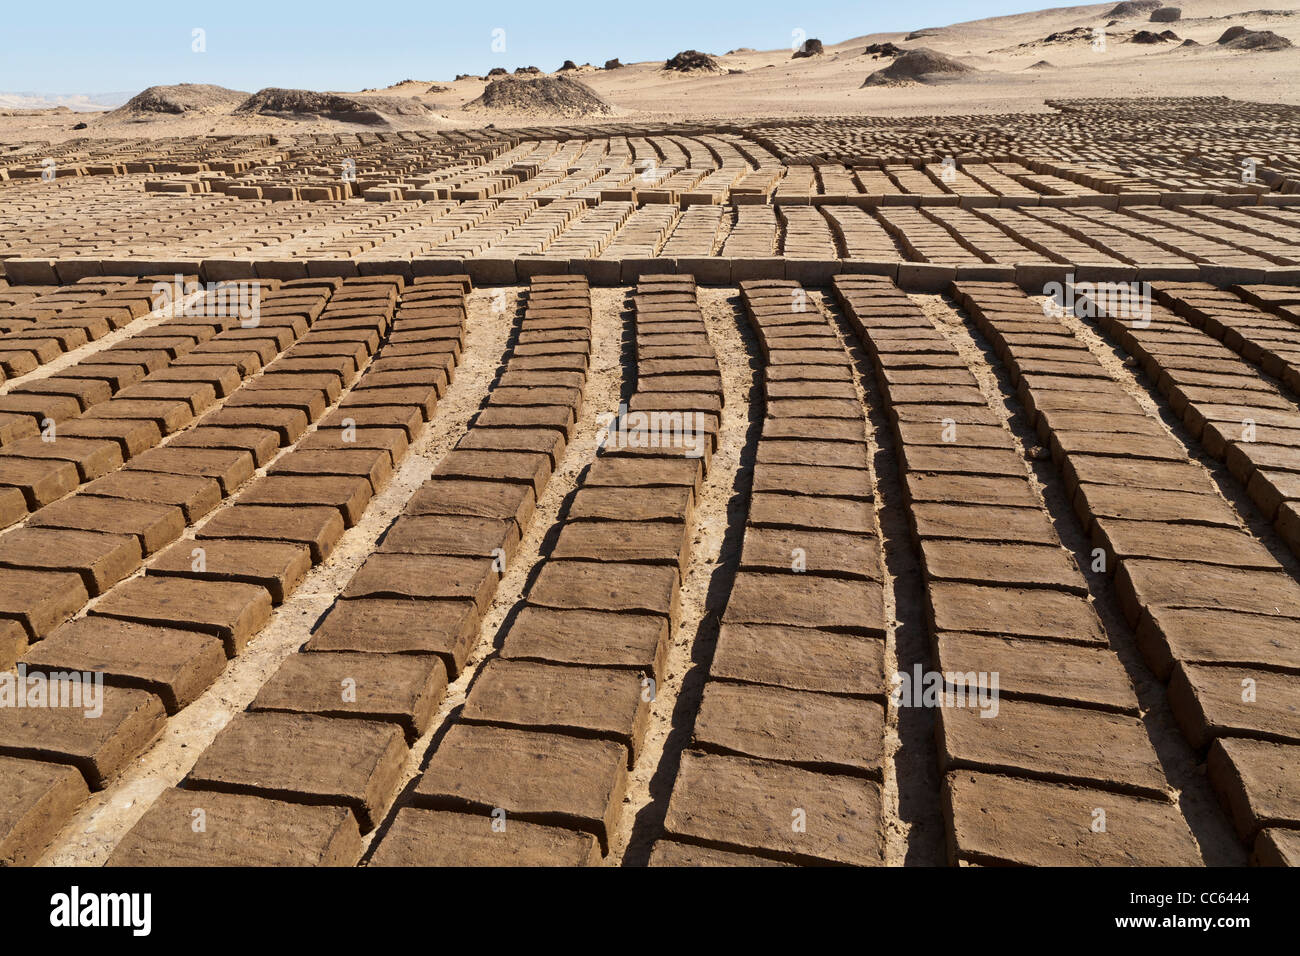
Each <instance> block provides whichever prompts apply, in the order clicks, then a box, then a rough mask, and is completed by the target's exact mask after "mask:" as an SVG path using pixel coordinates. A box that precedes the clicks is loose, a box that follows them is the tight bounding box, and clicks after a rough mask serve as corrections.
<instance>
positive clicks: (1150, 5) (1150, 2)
mask: <svg viewBox="0 0 1300 956" xmlns="http://www.w3.org/2000/svg"><path fill="white" fill-rule="evenodd" d="M1163 6H1164V3H1163V0H1124V2H1123V3H1117V4H1115V6H1113V7H1112V8H1111V10H1110V12H1109V13H1107V14H1106V16H1108V17H1140V16H1141V15H1142V14H1144V13H1152V12H1154V11H1156V10H1159V9H1160V8H1161V7H1163Z"/></svg>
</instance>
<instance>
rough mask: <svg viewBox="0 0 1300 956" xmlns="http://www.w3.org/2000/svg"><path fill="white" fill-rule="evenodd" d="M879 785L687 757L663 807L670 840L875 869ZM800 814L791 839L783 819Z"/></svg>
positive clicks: (762, 764) (758, 763)
mask: <svg viewBox="0 0 1300 956" xmlns="http://www.w3.org/2000/svg"><path fill="white" fill-rule="evenodd" d="M880 804H881V797H880V785H879V784H878V783H876V782H875V781H872V780H865V779H862V778H859V777H851V776H839V775H830V774H823V773H814V772H811V771H808V770H802V769H800V768H797V767H790V766H786V765H784V764H777V763H771V762H768V761H762V760H749V759H746V758H743V757H724V756H714V755H711V754H699V753H695V752H692V751H687V752H686V753H684V754H683V755H682V763H681V769H680V770H679V772H678V775H677V783H676V785H675V786H674V788H673V793H672V798H671V800H670V801H669V804H668V813H667V816H666V818H665V821H664V829H665V831H666V832H667V833H668V834H669V835H670V836H677V837H681V838H683V839H688V840H692V841H699V842H702V843H706V844H709V845H711V846H715V847H718V848H720V849H731V850H733V851H751V852H757V853H760V854H762V855H765V856H769V857H774V858H776V859H780V860H789V861H794V862H823V863H826V862H829V863H841V864H850V865H879V864H881V863H882V862H883V853H884V848H883V845H882V840H881V827H880ZM794 810H803V811H804V813H805V814H806V822H807V829H806V831H805V832H796V831H795V830H794V829H793V828H792V827H791V825H790V821H791V813H792V811H794Z"/></svg>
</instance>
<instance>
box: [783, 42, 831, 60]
mask: <svg viewBox="0 0 1300 956" xmlns="http://www.w3.org/2000/svg"><path fill="white" fill-rule="evenodd" d="M825 52H826V48H825V47H824V46H822V41H821V40H804V41H803V43H801V44H799V49H797V50H795V51H794V53H793V54H791V56H790V59H792V60H798V59H799V58H800V57H805V56H821V55H822V54H823V53H825Z"/></svg>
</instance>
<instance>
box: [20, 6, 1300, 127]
mask: <svg viewBox="0 0 1300 956" xmlns="http://www.w3.org/2000/svg"><path fill="white" fill-rule="evenodd" d="M1256 4H1257V0H1186V2H1183V3H1181V4H1180V6H1181V7H1182V11H1183V19H1182V20H1180V21H1178V22H1175V23H1170V24H1151V23H1149V22H1147V18H1146V16H1145V15H1143V16H1140V17H1137V18H1134V19H1129V20H1124V21H1121V22H1119V23H1117V24H1115V25H1114V26H1112V27H1107V26H1106V24H1107V22H1108V18H1107V16H1106V14H1107V13H1108V12H1109V11H1110V9H1111V8H1112V7H1113V6H1114V3H1103V4H1093V5H1088V6H1077V7H1063V8H1056V9H1050V10H1040V11H1037V12H1033V13H1024V14H1017V15H1014V16H1008V17H996V18H992V19H985V20H974V21H970V22H967V23H959V24H954V25H951V26H946V27H937V28H934V29H926V30H925V31H924V32H925V34H926V35H925V36H922V37H919V38H917V39H914V40H910V41H908V40H906V39H905V38H906V36H907V34H906V33H878V34H870V35H867V36H862V37H855V38H852V39H848V40H837V39H836V38H834V37H822V38H821V39H822V40H823V41H824V42H825V43H826V44H827V45H826V48H825V51H826V52H825V54H824V55H821V56H814V57H808V58H802V59H798V60H792V59H791V57H790V54H791V51H790V50H786V49H781V50H771V51H755V52H744V53H733V54H721V53H720V51H719V55H717V59H718V62H719V64H720V65H721V66H722V67H723V68H724V69H728V70H733V69H734V70H741V71H743V72H741V73H739V74H734V75H733V74H680V73H669V72H666V71H664V70H663V69H662V62H660V61H654V62H647V63H635V64H629V65H627V66H625V67H624V68H623V69H618V70H611V71H605V70H600V69H595V68H590V69H583V70H580V71H578V72H576V73H569V74H568V75H570V76H574V77H575V78H577V79H580V80H581V81H582V82H584V83H586V84H588V85H589V86H591V87H592V89H594V90H595V91H596V92H597V93H598V94H600V95H601V96H602V97H604V98H605V99H606V100H607V101H608V102H609V103H610V104H611V105H612V106H613V107H614V108H615V110H616V115H615V116H614V117H612V119H613V120H614V121H616V122H617V121H624V122H678V121H708V120H714V121H722V122H732V121H737V120H747V119H758V118H762V117H787V118H791V117H807V116H817V115H825V116H832V115H837V116H842V115H861V114H873V115H890V116H907V115H926V114H967V113H1000V112H1033V111H1042V110H1044V109H1046V107H1045V106H1044V101H1045V100H1048V99H1053V98H1057V97H1106V96H1204V95H1222V96H1231V97H1235V98H1238V99H1246V100H1252V101H1256V102H1276V103H1293V104H1300V46H1297V47H1296V48H1293V49H1288V50H1281V51H1277V52H1237V51H1231V50H1227V49H1224V48H1221V47H1218V46H1216V45H1215V43H1214V41H1215V40H1216V39H1217V38H1218V37H1219V36H1220V34H1222V33H1223V31H1224V30H1226V29H1227V28H1228V27H1229V26H1234V25H1238V24H1240V25H1245V26H1248V27H1250V28H1251V29H1257V30H1263V29H1268V30H1273V31H1274V32H1276V33H1278V34H1280V35H1282V36H1284V37H1287V38H1288V39H1290V40H1292V42H1296V43H1300V10H1290V11H1285V10H1284V11H1281V12H1280V13H1279V12H1278V11H1274V12H1273V13H1272V14H1271V15H1263V13H1262V12H1261V11H1260V10H1259V7H1258V6H1257V5H1256ZM924 26H927V25H924V24H919V25H918V27H924ZM1076 27H1085V28H1088V29H1092V28H1094V27H1101V28H1106V29H1107V30H1108V31H1109V33H1108V41H1107V43H1106V49H1105V51H1104V52H1099V51H1096V50H1094V49H1093V48H1092V44H1091V43H1090V41H1089V40H1087V39H1076V40H1073V41H1070V42H1065V43H1061V42H1057V43H1050V44H1048V43H1044V42H1041V41H1043V40H1044V38H1045V37H1047V36H1048V35H1049V34H1052V33H1057V32H1060V31H1063V30H1070V29H1073V28H1076ZM1152 27H1154V28H1155V32H1160V31H1161V30H1164V29H1167V28H1168V29H1173V31H1174V32H1175V33H1176V34H1178V36H1179V38H1180V39H1188V38H1190V39H1193V40H1195V41H1197V42H1198V43H1199V44H1201V45H1200V46H1197V47H1182V46H1179V45H1177V44H1173V43H1167V44H1158V45H1142V44H1134V43H1129V42H1127V41H1126V39H1125V37H1126V36H1127V35H1128V34H1131V33H1132V32H1133V31H1136V30H1142V29H1149V28H1152ZM884 41H890V42H893V43H896V44H898V45H900V46H902V47H904V48H905V49H906V48H915V47H921V46H925V47H931V48H933V49H936V50H938V51H940V52H942V53H946V54H949V55H951V56H956V57H958V58H960V59H962V60H963V61H964V62H966V63H967V64H968V65H970V66H972V67H975V68H976V69H977V70H978V71H979V72H976V73H972V74H968V75H967V76H966V77H964V78H963V79H961V80H958V81H955V82H947V83H938V84H933V85H915V86H908V87H872V88H867V89H862V88H861V86H862V81H863V80H864V79H865V78H866V77H867V75H868V74H870V73H871V72H873V71H874V70H876V69H879V68H880V67H882V66H886V65H888V63H889V62H890V61H889V60H887V59H884V60H873V59H872V58H871V57H864V56H863V55H862V54H863V50H864V48H865V47H866V45H867V44H868V43H875V42H884ZM676 52H678V51H676V50H665V51H664V56H665V57H667V56H671V55H672V54H674V53H676ZM706 52H707V51H706ZM616 53H617V50H611V54H616ZM1040 60H1046V61H1048V63H1050V64H1051V66H1050V67H1047V68H1041V69H1029V67H1030V66H1031V65H1033V64H1035V63H1038V62H1039V61H1040ZM515 65H518V64H510V66H511V67H513V66H515ZM434 84H437V85H439V86H447V87H448V90H447V91H446V92H437V93H429V92H427V91H428V89H429V87H430V86H431V85H434ZM484 86H485V83H484V81H483V80H481V79H465V80H459V81H454V82H453V81H451V80H449V79H437V78H430V79H429V80H421V81H419V82H415V81H412V82H407V83H403V84H399V85H397V86H394V87H388V88H385V89H379V90H369V91H366V92H367V93H373V94H382V95H385V96H410V97H414V98H416V99H418V100H419V101H420V103H422V104H424V105H425V106H427V107H428V108H429V109H430V112H429V113H428V114H426V115H423V116H420V117H395V118H393V120H392V127H391V128H394V129H429V130H438V129H453V128H468V127H481V126H484V125H486V124H488V123H495V124H496V125H497V126H500V127H509V126H520V125H536V124H538V123H541V122H545V121H546V120H547V119H548V118H547V117H546V116H544V115H536V114H535V115H524V116H511V115H502V114H494V113H486V112H484V111H482V110H478V109H475V110H467V109H465V108H464V107H465V105H466V104H468V103H469V102H470V101H472V100H474V99H475V98H477V97H478V96H479V95H480V94H481V93H482V92H483V89H484ZM340 92H344V93H346V92H347V91H340ZM551 119H554V118H553V117H552V118H551ZM597 119H598V120H602V121H605V122H608V121H609V120H610V119H611V118H609V117H600V118H597ZM79 122H86V123H88V124H89V125H88V128H87V129H85V130H73V129H72V127H73V126H74V125H75V124H77V123H79ZM580 122H581V121H574V120H565V121H564V125H570V126H571V125H578V124H579V123H580ZM371 129H373V127H367V126H357V125H355V124H348V123H343V122H333V121H321V120H304V121H295V120H286V119H280V118H275V117H267V116H258V117H245V116H238V117H236V116H231V115H227V114H201V115H194V116H183V117H166V118H158V119H149V120H147V121H134V122H132V121H123V120H120V119H112V118H109V117H105V116H96V115H95V114H87V113H71V112H61V113H48V114H44V115H37V116H32V115H26V116H0V141H5V142H18V141H21V140H32V139H36V140H48V141H51V142H56V141H61V140H64V139H67V138H70V137H75V136H119V137H163V136H181V135H202V134H208V133H245V132H248V133H251V132H273V133H319V132H330V131H333V132H343V131H352V132H356V131H364V130H371Z"/></svg>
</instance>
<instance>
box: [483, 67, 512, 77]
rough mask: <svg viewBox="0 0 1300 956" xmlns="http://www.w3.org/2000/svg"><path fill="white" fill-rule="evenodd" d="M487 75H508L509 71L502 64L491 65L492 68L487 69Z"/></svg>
mask: <svg viewBox="0 0 1300 956" xmlns="http://www.w3.org/2000/svg"><path fill="white" fill-rule="evenodd" d="M487 75H488V76H509V75H510V71H509V70H507V69H506V68H505V67H504V66H494V67H492V69H490V70H488V71H487Z"/></svg>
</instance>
